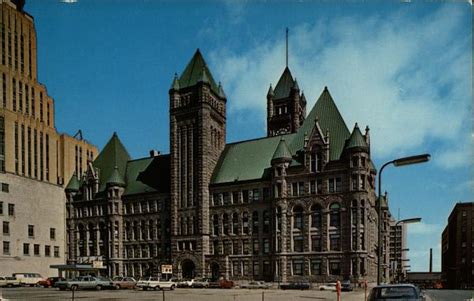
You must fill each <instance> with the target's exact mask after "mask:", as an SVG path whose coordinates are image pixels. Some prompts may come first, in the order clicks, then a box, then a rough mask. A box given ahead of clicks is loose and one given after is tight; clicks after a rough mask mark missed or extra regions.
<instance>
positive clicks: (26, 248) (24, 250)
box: [23, 243, 30, 255]
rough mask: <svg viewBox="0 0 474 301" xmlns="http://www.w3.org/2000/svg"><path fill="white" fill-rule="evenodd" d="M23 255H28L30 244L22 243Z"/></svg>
mask: <svg viewBox="0 0 474 301" xmlns="http://www.w3.org/2000/svg"><path fill="white" fill-rule="evenodd" d="M23 255H30V244H26V243H25V244H23Z"/></svg>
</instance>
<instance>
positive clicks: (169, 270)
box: [161, 264, 173, 274]
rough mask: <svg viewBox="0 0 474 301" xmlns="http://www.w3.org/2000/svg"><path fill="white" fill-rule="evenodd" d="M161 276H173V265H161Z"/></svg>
mask: <svg viewBox="0 0 474 301" xmlns="http://www.w3.org/2000/svg"><path fill="white" fill-rule="evenodd" d="M161 273H162V274H173V265H171V264H162V265H161Z"/></svg>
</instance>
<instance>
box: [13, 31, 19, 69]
mask: <svg viewBox="0 0 474 301" xmlns="http://www.w3.org/2000/svg"><path fill="white" fill-rule="evenodd" d="M14 37H15V44H14V45H13V46H14V51H15V70H18V34H17V33H16V28H15V36H14Z"/></svg>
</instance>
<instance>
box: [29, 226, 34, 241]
mask: <svg viewBox="0 0 474 301" xmlns="http://www.w3.org/2000/svg"><path fill="white" fill-rule="evenodd" d="M28 237H29V238H33V237H35V226H34V225H28Z"/></svg>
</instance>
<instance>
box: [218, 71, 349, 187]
mask: <svg viewBox="0 0 474 301" xmlns="http://www.w3.org/2000/svg"><path fill="white" fill-rule="evenodd" d="M288 73H289V70H288ZM275 90H276V89H275ZM316 118H318V122H319V124H320V127H321V130H322V131H323V134H326V129H329V133H330V138H329V144H330V150H329V153H330V160H338V159H339V157H340V155H341V153H342V150H343V148H344V143H345V141H346V139H347V138H348V137H349V136H350V132H349V130H348V129H347V126H346V124H345V122H344V120H343V119H342V116H341V114H340V113H339V110H338V109H337V107H336V104H335V103H334V101H333V100H332V97H331V95H330V94H329V91H328V90H327V88H325V89H324V91H323V93H322V94H321V96H320V97H319V99H318V100H317V101H316V104H315V105H314V107H313V109H312V110H311V112H310V113H309V115H308V117H307V118H306V120H305V122H304V123H303V125H302V127H301V128H300V129H299V130H298V131H297V132H296V133H293V134H287V135H282V136H274V137H268V138H261V139H255V140H249V141H242V142H238V143H231V144H227V145H226V147H225V148H224V151H223V152H222V154H221V156H220V158H219V161H218V163H217V165H216V168H215V169H214V174H213V176H212V179H211V183H212V184H219V183H228V182H235V181H248V180H257V179H266V178H267V177H268V176H269V171H270V168H271V160H272V158H274V156H275V155H276V156H277V157H279V156H280V154H281V155H282V156H291V155H292V158H293V159H292V161H291V166H297V165H300V164H301V162H300V161H299V159H298V151H300V150H302V149H303V148H304V137H305V133H311V132H312V131H313V128H314V125H315V122H314V121H315V119H316ZM282 138H283V139H284V141H283V142H281V139H282ZM282 144H283V145H282ZM284 146H286V147H284Z"/></svg>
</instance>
